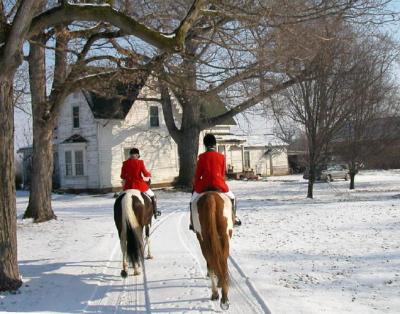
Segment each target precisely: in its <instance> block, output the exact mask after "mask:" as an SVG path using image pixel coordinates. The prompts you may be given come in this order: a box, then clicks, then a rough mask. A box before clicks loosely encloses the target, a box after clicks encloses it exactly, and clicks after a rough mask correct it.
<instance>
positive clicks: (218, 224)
mask: <svg viewBox="0 0 400 314" xmlns="http://www.w3.org/2000/svg"><path fill="white" fill-rule="evenodd" d="M192 220H193V228H194V231H195V232H196V236H197V239H198V240H199V243H200V247H201V251H202V253H203V256H204V258H205V260H206V262H207V270H208V274H209V276H210V279H211V292H212V294H211V300H218V299H219V293H218V288H221V290H222V291H221V293H222V297H221V303H220V305H221V308H222V309H224V310H226V309H228V308H229V300H228V290H229V274H228V256H229V240H230V238H231V237H232V231H233V219H232V202H231V200H230V199H229V197H227V196H226V195H225V194H223V193H218V192H205V193H202V194H200V195H199V197H198V198H197V199H195V200H194V201H193V203H192Z"/></svg>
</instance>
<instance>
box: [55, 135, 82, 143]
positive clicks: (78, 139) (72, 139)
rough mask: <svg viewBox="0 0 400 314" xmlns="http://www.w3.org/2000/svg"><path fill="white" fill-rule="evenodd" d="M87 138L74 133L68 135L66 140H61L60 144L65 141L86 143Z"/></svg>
mask: <svg viewBox="0 0 400 314" xmlns="http://www.w3.org/2000/svg"><path fill="white" fill-rule="evenodd" d="M86 142H87V139H85V138H84V137H83V136H82V135H79V134H74V135H71V136H70V137H68V138H67V139H66V140H64V141H63V142H61V144H66V143H86Z"/></svg>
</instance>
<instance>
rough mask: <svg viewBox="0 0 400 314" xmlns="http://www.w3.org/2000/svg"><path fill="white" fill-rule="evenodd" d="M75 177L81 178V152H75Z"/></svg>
mask: <svg viewBox="0 0 400 314" xmlns="http://www.w3.org/2000/svg"><path fill="white" fill-rule="evenodd" d="M75 175H76V176H83V151H81V150H76V151H75Z"/></svg>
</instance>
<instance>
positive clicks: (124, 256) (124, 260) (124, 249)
mask: <svg viewBox="0 0 400 314" xmlns="http://www.w3.org/2000/svg"><path fill="white" fill-rule="evenodd" d="M120 244H121V251H122V270H121V277H123V278H126V277H127V276H128V257H127V247H126V241H123V240H121V241H120Z"/></svg>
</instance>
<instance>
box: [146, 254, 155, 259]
mask: <svg viewBox="0 0 400 314" xmlns="http://www.w3.org/2000/svg"><path fill="white" fill-rule="evenodd" d="M153 258H154V256H153V255H147V256H146V259H153Z"/></svg>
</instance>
